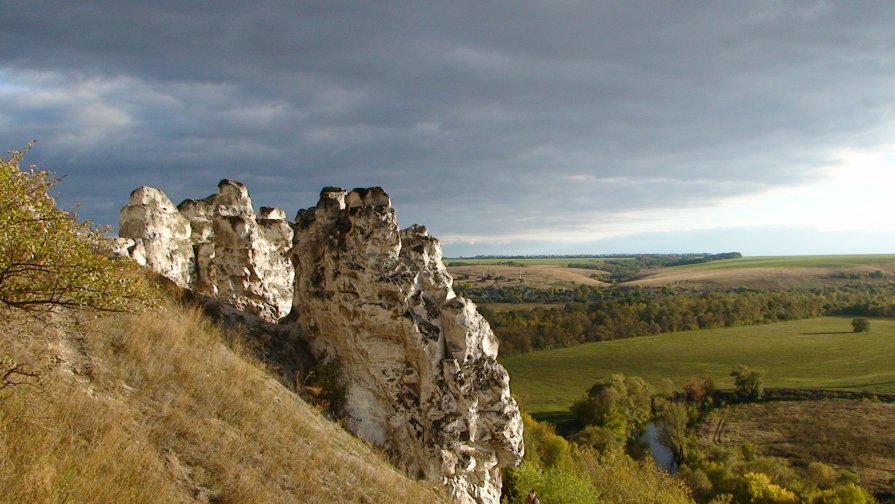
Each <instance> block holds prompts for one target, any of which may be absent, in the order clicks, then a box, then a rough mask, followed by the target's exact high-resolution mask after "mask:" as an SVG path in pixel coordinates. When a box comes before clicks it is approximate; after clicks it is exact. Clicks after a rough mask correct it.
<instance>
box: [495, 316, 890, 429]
mask: <svg viewBox="0 0 895 504" xmlns="http://www.w3.org/2000/svg"><path fill="white" fill-rule="evenodd" d="M850 320H851V319H849V318H837V317H822V318H815V319H807V320H798V321H790V322H781V323H775V324H768V325H761V326H743V327H730V328H723V329H709V330H702V331H687V332H678V333H669V334H662V335H657V336H645V337H638V338H631V339H625V340H616V341H606V342H600V343H588V344H585V345H578V346H574V347H569V348H563V349H557V350H547V351H541V352H532V353H528V354H522V355H517V356H512V357H508V358H505V359H502V360H501V362H502V363H503V365H504V366H506V368H507V370H508V371H509V373H510V380H511V382H510V383H511V386H512V388H513V392H514V393H515V394H516V395H517V396H518V397H519V398H520V399H521V401H522V403H523V405H524V406H525V407H526V410H527V411H529V412H531V413H532V414H536V415H538V414H541V415H542V414H545V413H551V412H554V413H555V412H560V413H565V412H566V411H567V410H568V407H569V406H570V405H571V404H572V402H574V401H575V400H576V399H578V398H579V397H581V396H582V395H583V394H584V392H585V391H586V390H587V389H588V388H589V387H590V386H591V385H592V384H593V383H594V382H595V381H597V380H598V379H600V378H603V377H606V376H607V375H609V374H611V373H624V374H625V375H633V376H641V377H643V378H644V379H646V380H647V381H649V382H652V383H654V384H659V383H660V381H661V380H662V379H663V378H668V379H671V380H673V381H674V382H675V383H676V384H678V385H680V384H682V383H683V382H684V381H685V380H686V379H687V378H689V377H690V376H697V375H698V376H708V377H711V378H712V379H714V380H715V383H716V385H717V386H718V387H721V388H725V387H732V381H731V378H730V377H729V376H728V373H730V371H731V369H732V368H733V367H734V366H736V365H737V364H745V365H747V366H749V367H751V368H755V369H760V370H765V371H767V378H766V382H767V385H768V386H770V387H795V388H834V389H855V390H871V391H876V392H895V368H893V367H892V362H895V321H893V320H873V321H872V322H871V324H872V328H871V331H870V332H869V333H853V332H851V325H850Z"/></svg>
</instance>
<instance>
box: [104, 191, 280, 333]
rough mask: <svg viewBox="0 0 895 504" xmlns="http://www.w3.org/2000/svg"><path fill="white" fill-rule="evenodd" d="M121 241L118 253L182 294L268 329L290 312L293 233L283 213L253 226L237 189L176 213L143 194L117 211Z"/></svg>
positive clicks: (269, 212) (248, 204) (154, 195)
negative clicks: (228, 308)
mask: <svg viewBox="0 0 895 504" xmlns="http://www.w3.org/2000/svg"><path fill="white" fill-rule="evenodd" d="M118 234H119V236H120V237H121V238H122V239H124V240H119V241H118V243H117V244H116V245H117V246H116V248H117V250H118V251H120V252H121V253H123V254H124V255H128V256H130V257H133V258H134V259H135V260H136V261H137V262H138V263H140V264H145V265H147V266H149V267H150V268H152V269H153V270H154V271H157V272H158V273H161V274H163V275H165V276H166V277H168V278H170V279H171V280H174V282H175V283H177V285H179V286H181V287H189V288H191V289H193V290H195V291H196V292H198V293H200V294H205V295H208V296H212V297H215V298H217V299H220V300H221V301H223V302H225V303H228V304H230V305H232V306H234V307H236V308H238V309H240V310H245V311H247V312H250V313H253V314H255V315H258V316H259V317H261V318H263V319H265V320H269V321H277V320H279V319H280V318H282V317H284V316H285V315H287V314H288V313H289V311H290V310H291V309H292V288H293V286H292V281H293V280H292V279H293V268H292V261H291V254H290V249H291V247H292V227H291V225H290V224H289V223H288V222H286V215H285V213H284V212H283V210H280V209H276V208H262V211H261V215H260V217H259V218H256V216H255V210H254V209H253V207H252V200H251V198H249V192H248V189H246V187H245V186H244V185H243V184H241V183H239V182H236V181H232V180H222V181H221V182H220V183H219V184H218V193H217V194H213V195H211V196H208V197H207V198H205V199H201V200H186V201H184V202H183V203H181V204H180V205H178V206H177V207H176V208H175V207H174V204H173V203H171V200H170V199H168V197H167V196H166V195H165V194H164V193H163V192H161V191H159V190H158V189H154V188H151V187H141V188H139V189H137V190H136V191H134V192H133V193H131V197H130V200H129V201H128V205H127V206H126V207H124V208H123V209H122V210H121V216H120V220H119V232H118ZM128 240H129V241H128Z"/></svg>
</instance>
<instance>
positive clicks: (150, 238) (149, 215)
mask: <svg viewBox="0 0 895 504" xmlns="http://www.w3.org/2000/svg"><path fill="white" fill-rule="evenodd" d="M118 236H120V237H121V238H122V239H121V240H119V241H118V243H117V244H116V248H117V249H118V250H119V251H122V252H125V251H126V255H128V256H130V257H133V258H134V260H135V261H137V263H139V264H141V265H143V266H148V267H149V268H151V269H152V270H153V271H156V272H158V273H160V274H162V275H164V276H166V277H168V278H170V279H171V280H173V281H174V282H175V283H176V284H177V285H179V286H180V287H187V286H189V284H190V277H191V275H192V272H193V250H192V245H191V244H190V224H189V222H187V220H186V219H185V218H184V217H183V216H182V215H180V213H178V212H177V208H175V207H174V203H172V202H171V200H170V199H169V198H168V196H166V195H165V193H163V192H161V191H159V190H158V189H155V188H152V187H146V186H143V187H140V188H138V189H136V190H135V191H134V192H132V193H131V196H130V199H129V200H128V202H127V206H125V207H124V208H122V209H121V216H120V220H119V229H118Z"/></svg>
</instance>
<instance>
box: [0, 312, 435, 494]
mask: <svg viewBox="0 0 895 504" xmlns="http://www.w3.org/2000/svg"><path fill="white" fill-rule="evenodd" d="M0 315H2V316H3V317H4V318H7V319H8V318H9V317H10V314H8V313H2V314H0ZM61 324H62V327H63V329H62V330H44V329H39V328H36V327H24V326H25V325H27V324H25V323H24V322H23V323H22V324H19V327H16V328H11V326H9V325H7V326H6V327H5V328H4V329H3V332H2V334H0V355H6V356H9V357H12V358H13V359H15V360H17V361H19V362H22V363H28V364H30V365H31V368H34V369H36V368H39V367H41V366H43V363H46V362H50V359H51V357H52V356H59V357H61V362H59V363H58V364H55V365H53V366H52V368H51V369H49V370H48V371H46V377H47V378H48V380H47V382H46V384H44V385H42V386H39V385H19V386H16V387H11V388H7V389H6V390H4V391H2V394H3V395H2V396H0V502H9V503H13V502H15V503H18V502H29V503H31V502H66V503H67V502H71V503H91V502H97V503H99V502H116V503H141V502H146V503H167V502H175V503H176V502H208V501H210V502H221V503H243V502H244V503H281V502H282V503H286V502H289V503H295V502H302V503H315V502H320V503H323V502H371V503H372V502H438V501H440V500H441V497H439V495H437V494H436V493H434V491H433V487H432V486H431V484H428V483H421V482H417V481H413V480H410V479H408V478H407V477H405V476H404V475H402V474H400V473H399V472H397V471H396V470H394V469H393V468H392V467H391V466H389V465H388V463H387V462H386V461H385V460H384V458H383V457H382V455H381V454H379V453H377V452H376V451H375V450H373V449H371V448H370V447H368V446H366V445H365V444H363V443H362V442H360V441H359V440H357V439H356V438H354V437H352V436H351V435H350V434H348V433H347V432H345V431H344V430H342V429H341V428H340V427H339V426H338V425H337V424H334V423H332V422H330V421H328V420H326V419H324V418H323V417H321V416H320V414H319V413H318V412H317V411H316V410H315V409H314V408H312V407H311V406H309V405H307V404H306V403H305V402H303V401H302V400H301V399H300V398H299V397H297V396H296V395H295V394H293V393H291V392H290V391H288V390H287V389H285V388H284V387H282V386H281V385H280V384H279V383H278V382H276V381H275V380H274V379H272V378H271V377H270V376H269V375H268V374H266V373H265V371H264V369H263V366H262V365H261V364H260V363H258V362H256V361H254V360H253V359H252V358H251V357H249V355H250V353H249V352H248V351H241V350H240V349H239V348H238V347H239V345H238V341H239V340H238V338H237V339H233V338H226V337H225V336H224V335H222V334H221V332H220V331H218V330H217V329H216V328H215V327H213V325H212V324H210V323H209V321H208V320H207V319H205V318H204V317H203V316H202V315H201V314H200V313H199V312H198V311H196V310H193V309H183V308H180V307H178V306H174V305H170V304H169V305H166V306H164V307H162V308H161V309H159V310H157V311H153V312H147V313H144V314H137V315H134V314H113V315H96V314H92V313H83V314H80V315H79V316H78V317H76V318H72V317H69V318H67V320H66V321H64V322H61ZM225 340H230V341H231V342H233V341H235V342H237V344H235V345H230V346H228V345H225V344H224V341H225ZM234 346H235V347H236V351H234V349H233V348H232V347H234Z"/></svg>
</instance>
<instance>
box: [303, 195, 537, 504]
mask: <svg viewBox="0 0 895 504" xmlns="http://www.w3.org/2000/svg"><path fill="white" fill-rule="evenodd" d="M293 254H294V255H293V261H294V264H295V269H296V272H295V301H294V303H293V307H294V308H293V310H294V315H293V317H295V321H296V323H297V324H298V326H299V327H300V328H301V329H302V331H303V332H305V333H306V334H307V335H309V342H310V344H311V349H312V351H313V352H314V353H316V354H317V355H318V356H321V357H323V358H328V359H335V360H336V361H337V362H338V364H339V366H340V368H341V369H342V370H343V372H344V375H345V377H346V379H347V386H348V387H347V401H346V406H345V410H346V411H345V412H346V414H347V417H348V423H347V425H348V428H349V429H351V430H352V431H353V432H355V433H357V434H358V435H359V436H361V437H363V438H365V439H368V440H369V441H371V442H373V443H375V444H377V445H379V446H382V447H384V448H386V449H388V450H390V451H392V452H394V453H396V454H398V455H399V456H400V458H401V459H402V460H403V461H404V463H405V465H406V467H407V469H408V470H409V471H410V472H411V473H418V474H422V475H425V477H426V478H428V479H433V480H438V479H441V480H443V481H444V483H445V484H446V485H447V487H448V489H449V492H450V494H451V496H452V497H453V498H454V499H455V501H456V502H464V503H465V502H470V503H472V502H479V503H497V502H499V500H500V486H501V482H500V468H501V467H507V466H510V465H515V464H517V463H518V462H519V460H520V459H521V457H522V451H523V447H522V423H521V418H520V415H519V409H518V407H517V405H516V402H515V401H514V400H513V399H512V397H510V390H509V377H508V375H507V372H506V370H505V369H504V368H503V367H502V366H501V365H500V364H498V363H497V361H496V357H497V340H496V338H495V336H494V333H493V332H492V331H491V327H490V326H489V325H488V322H487V321H486V320H485V319H484V318H483V317H482V316H481V315H480V314H479V313H478V312H477V311H476V309H475V305H474V304H473V303H472V302H471V301H469V300H467V299H463V298H459V297H457V296H456V295H455V294H454V291H453V289H452V288H451V283H452V279H451V276H450V274H448V272H447V270H446V269H445V266H444V264H443V263H442V260H441V259H442V252H441V246H440V245H439V243H438V241H437V240H436V239H434V238H432V237H431V236H429V234H428V232H427V230H426V228H424V227H422V226H412V227H410V228H408V229H405V230H403V231H399V228H398V224H397V222H396V220H395V211H394V209H392V207H391V204H390V201H389V198H388V196H387V195H386V194H385V192H384V191H382V189H380V188H372V189H365V190H360V189H356V190H354V191H352V192H350V193H347V192H345V191H342V190H340V189H331V188H330V189H325V190H324V191H323V192H322V193H321V198H320V202H319V203H318V204H317V206H316V207H314V208H311V209H308V210H303V211H301V212H299V214H298V216H297V218H296V223H295V241H294V246H293Z"/></svg>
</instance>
